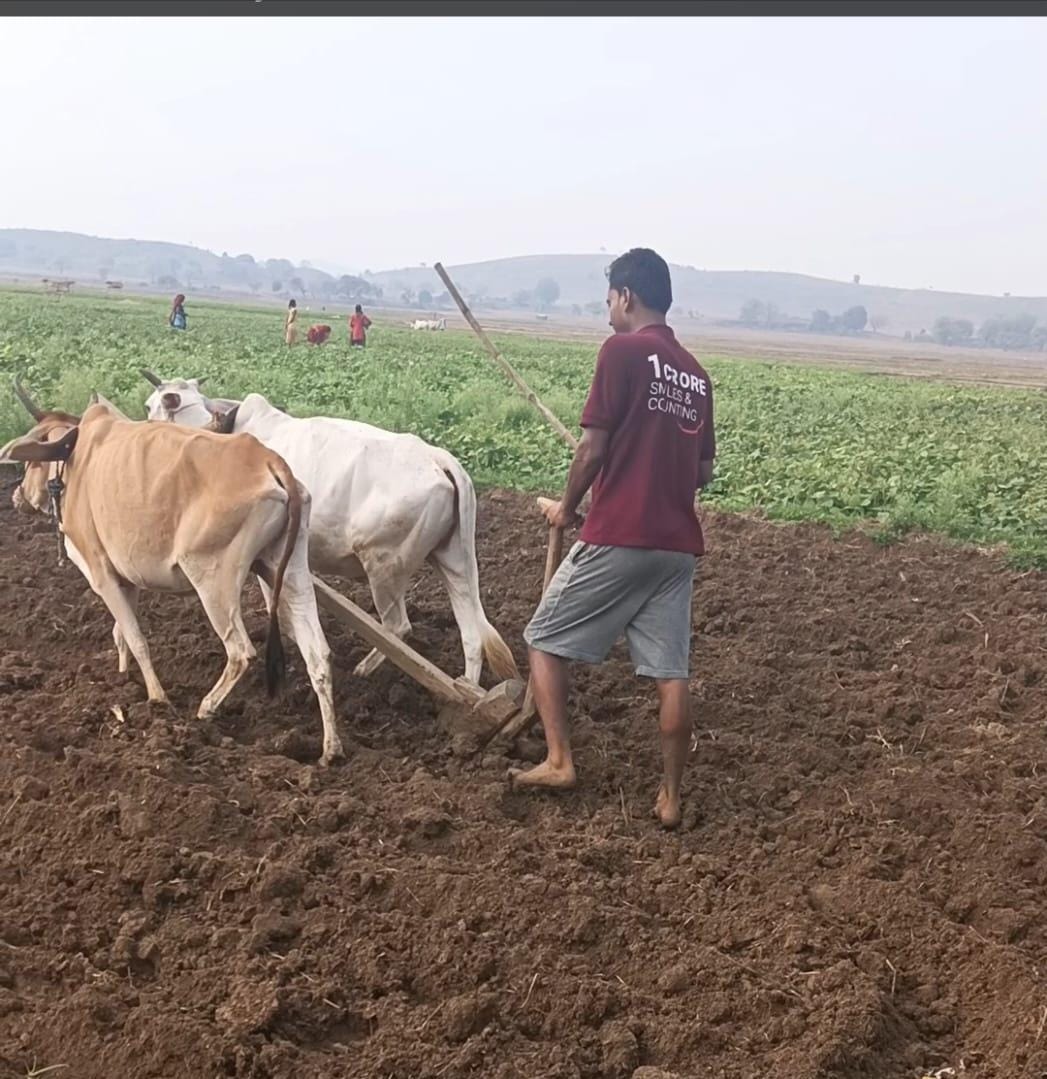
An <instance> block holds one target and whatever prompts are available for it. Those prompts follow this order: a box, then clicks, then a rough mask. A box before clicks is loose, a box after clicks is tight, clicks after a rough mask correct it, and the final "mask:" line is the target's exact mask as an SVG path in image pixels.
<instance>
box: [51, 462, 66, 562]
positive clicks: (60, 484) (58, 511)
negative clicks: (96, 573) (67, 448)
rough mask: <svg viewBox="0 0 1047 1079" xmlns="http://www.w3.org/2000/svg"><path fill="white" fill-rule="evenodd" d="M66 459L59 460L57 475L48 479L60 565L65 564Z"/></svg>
mask: <svg viewBox="0 0 1047 1079" xmlns="http://www.w3.org/2000/svg"><path fill="white" fill-rule="evenodd" d="M64 475H65V461H59V462H58V467H57V469H56V471H55V475H54V476H52V477H51V479H49V480H48V481H47V493H48V495H49V496H50V498H51V505H50V509H49V511H48V512H49V513H50V516H51V519H52V520H53V521H54V523H55V539H56V540H57V541H58V566H59V568H61V567H62V566H64V565H65V561H66V559H65V544H64V543H63V532H62V493H63V492H64V491H65V480H64V479H63V477H64Z"/></svg>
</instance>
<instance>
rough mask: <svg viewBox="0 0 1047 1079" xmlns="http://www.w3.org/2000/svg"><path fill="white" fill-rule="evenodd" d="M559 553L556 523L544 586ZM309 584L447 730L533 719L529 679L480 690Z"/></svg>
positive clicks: (505, 729)
mask: <svg viewBox="0 0 1047 1079" xmlns="http://www.w3.org/2000/svg"><path fill="white" fill-rule="evenodd" d="M433 268H434V269H435V270H436V272H437V273H438V274H439V275H440V278H441V280H442V281H443V283H444V285H445V286H446V288H447V291H448V293H449V294H450V295H451V297H452V298H453V299H454V302H455V303H456V304H457V305H458V309H459V310H460V311H461V312H462V315H463V316H464V318H465V320H466V322H468V323H469V325H470V326H471V327H472V329H473V331H474V332H475V333H476V335H477V337H479V339H480V342H481V344H482V345H483V347H484V349H485V350H486V352H487V353H488V355H489V356H490V357H491V359H492V360H493V361H494V363H495V365H496V366H497V367H498V369H499V370H500V371H501V372H502V374H504V375H505V376H506V378H508V379H509V381H510V382H512V384H513V385H514V386H515V387H516V389H517V390H519V392H520V393H521V394H522V395H523V396H524V397H525V398H526V399H527V400H528V401H529V402H530V403H531V404H532V405H533V406H534V407H535V408H536V409H537V410H538V412H539V413H540V414H541V416H542V418H543V419H544V420H545V421H546V422H547V423H548V424H549V426H550V427H552V429H553V430H554V431H555V432H556V433H557V434H558V435H559V436H560V437H561V438H562V439H563V440H564V442H566V443H567V445H568V446H570V447H571V449H575V448H576V447H577V445H578V441H577V439H576V438H575V437H574V435H572V434H571V432H570V431H568V430H567V428H566V427H564V425H563V424H562V423H561V422H560V421H559V420H558V419H557V418H556V416H555V415H554V414H553V413H552V412H551V411H550V410H549V409H548V408H547V407H546V406H545V405H544V404H543V403H542V401H541V400H539V398H538V395H537V394H536V393H535V392H534V390H532V389H531V387H530V386H528V385H527V383H526V382H525V381H524V380H523V379H522V378H521V377H520V375H519V373H518V372H517V371H516V370H515V369H514V368H513V367H512V365H511V364H510V363H509V362H508V361H507V360H505V359H504V358H503V357H502V356H501V355H500V353H499V352H498V350H497V349H496V348H495V347H494V345H493V344H492V342H491V340H490V339H489V338H488V336H487V334H485V333H484V331H483V329H482V327H481V326H480V324H479V323H478V322H477V321H476V318H475V317H474V316H473V313H472V311H470V310H469V307H468V305H467V304H466V302H465V300H464V299H463V298H462V295H461V293H460V292H459V291H458V289H457V288H455V286H454V282H452V281H451V279H450V277H448V275H447V271H446V270H445V269H444V268H443V266H442V265H440V263H439V262H438V263H436V264H435V266H434V267H433ZM547 503H548V500H547V499H542V498H540V499H538V504H539V508H544V506H545V505H546V504H547ZM562 556H563V532H562V530H561V529H558V528H550V530H549V545H548V549H547V552H546V560H545V582H544V585H543V591H544V589H545V588H547V587H548V586H549V581H550V580H551V578H552V576H553V574H554V573H555V572H556V569H557V567H558V566H559V564H560V560H561V558H562ZM313 584H314V585H315V587H316V601H317V603H318V604H319V606H320V607H322V608H323V609H324V610H325V611H327V612H328V613H329V614H332V615H334V617H335V618H337V619H338V620H339V621H340V622H342V623H344V624H345V625H346V626H348V628H349V629H350V630H351V631H352V632H353V633H355V634H356V635H357V636H358V637H361V638H362V639H363V640H365V641H366V642H367V643H368V644H369V645H370V646H371V647H372V648H376V649H378V651H379V652H381V653H382V655H384V656H385V657H386V659H388V660H389V662H390V663H392V664H394V665H395V666H396V667H398V668H399V669H400V670H401V671H403V672H404V673H405V674H406V675H408V676H409V677H410V678H413V679H414V681H416V682H417V683H418V684H419V685H421V686H423V687H424V688H425V689H427V690H428V691H429V692H430V693H432V694H433V696H435V697H437V698H438V699H439V700H441V701H443V702H444V706H443V708H442V709H441V711H440V722H441V723H442V724H443V726H444V729H445V730H447V732H448V733H449V734H452V735H464V736H467V737H468V738H469V739H470V740H472V741H473V742H474V744H475V746H476V747H477V748H479V747H480V746H483V745H486V744H487V743H488V742H490V741H492V740H493V739H495V738H500V739H503V740H506V741H508V740H511V739H513V738H515V737H517V736H518V735H520V734H522V733H523V732H524V731H525V730H526V729H527V728H528V727H529V726H530V725H531V723H533V722H534V719H535V717H536V716H537V710H536V708H535V705H534V697H533V695H532V694H531V691H530V685H525V684H524V683H523V682H521V681H518V680H516V679H510V680H509V681H506V682H500V683H499V684H498V685H496V686H495V687H494V688H493V689H489V690H484V689H483V688H482V687H480V686H478V685H476V683H475V682H471V681H469V679H467V678H452V677H451V676H450V675H449V674H446V673H445V672H444V671H442V670H440V668H439V667H437V666H436V665H435V664H434V663H431V662H430V661H429V660H427V659H426V658H425V657H424V656H422V655H421V654H419V653H418V652H416V651H415V650H414V649H413V648H411V647H410V645H408V644H406V643H405V642H404V641H402V640H400V638H399V637H397V636H396V635H395V634H393V633H390V632H389V631H388V630H387V629H386V628H385V627H384V626H383V625H382V624H381V622H379V621H378V620H377V619H376V618H372V617H371V615H369V614H368V613H367V612H366V611H364V610H363V609H362V608H361V607H358V606H357V605H356V604H355V603H353V602H352V601H351V600H348V599H346V598H345V597H344V596H342V595H341V594H340V593H338V592H336V591H335V590H334V589H333V588H331V587H330V585H328V584H326V583H325V582H324V581H321V580H320V579H319V578H318V577H315V576H314V577H313Z"/></svg>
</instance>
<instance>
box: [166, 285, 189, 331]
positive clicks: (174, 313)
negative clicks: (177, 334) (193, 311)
mask: <svg viewBox="0 0 1047 1079" xmlns="http://www.w3.org/2000/svg"><path fill="white" fill-rule="evenodd" d="M167 324H168V325H169V326H171V328H172V329H175V330H184V329H185V295H184V294H183V293H181V292H179V293H178V295H177V296H176V297H175V298H174V299H173V300H172V301H171V313H170V315H168V316H167Z"/></svg>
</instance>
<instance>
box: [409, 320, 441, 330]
mask: <svg viewBox="0 0 1047 1079" xmlns="http://www.w3.org/2000/svg"><path fill="white" fill-rule="evenodd" d="M411 329H412V330H446V329H447V319H445V318H416V319H415V320H414V322H412V323H411Z"/></svg>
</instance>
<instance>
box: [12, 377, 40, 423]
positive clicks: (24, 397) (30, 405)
mask: <svg viewBox="0 0 1047 1079" xmlns="http://www.w3.org/2000/svg"><path fill="white" fill-rule="evenodd" d="M14 387H15V397H17V398H18V400H19V401H21V402H22V404H23V405H25V410H26V412H28V413H29V415H30V416H32V417H33V419H34V420H36V422H37V423H39V422H40V421H41V420H42V419H43V418H44V414H43V412H42V411H41V410H40V408H39V407H38V406H37V404H36V402H35V401H34V400H33V399H32V398H31V397H30V396H29V394H27V393H26V392H25V390H24V389H22V383H21V382H20V381H19V380H18V379H17V378H16V379H15V380H14Z"/></svg>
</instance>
